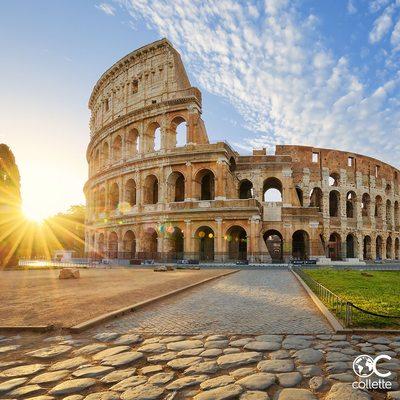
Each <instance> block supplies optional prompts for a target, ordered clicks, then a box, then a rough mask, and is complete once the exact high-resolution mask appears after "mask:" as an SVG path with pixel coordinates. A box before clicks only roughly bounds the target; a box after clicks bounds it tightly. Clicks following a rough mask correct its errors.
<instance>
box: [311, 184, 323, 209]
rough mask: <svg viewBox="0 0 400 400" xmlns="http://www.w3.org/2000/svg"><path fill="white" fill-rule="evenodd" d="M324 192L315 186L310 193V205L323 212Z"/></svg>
mask: <svg viewBox="0 0 400 400" xmlns="http://www.w3.org/2000/svg"><path fill="white" fill-rule="evenodd" d="M322 202H323V194H322V190H321V189H320V188H319V187H315V188H314V189H313V190H311V193H310V207H317V208H318V211H319V212H322V204H323V203H322Z"/></svg>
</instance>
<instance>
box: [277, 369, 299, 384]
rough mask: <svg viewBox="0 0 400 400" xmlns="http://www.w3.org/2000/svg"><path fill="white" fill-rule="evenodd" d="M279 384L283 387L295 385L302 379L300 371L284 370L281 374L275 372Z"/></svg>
mask: <svg viewBox="0 0 400 400" xmlns="http://www.w3.org/2000/svg"><path fill="white" fill-rule="evenodd" d="M276 377H277V378H278V382H279V385H280V386H282V387H284V388H291V387H294V386H297V385H298V384H299V383H300V382H301V381H302V379H303V376H302V375H301V373H300V372H298V371H295V372H284V373H282V374H277V375H276Z"/></svg>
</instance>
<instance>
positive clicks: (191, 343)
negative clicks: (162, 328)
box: [167, 340, 204, 351]
mask: <svg viewBox="0 0 400 400" xmlns="http://www.w3.org/2000/svg"><path fill="white" fill-rule="evenodd" d="M198 347H204V346H203V342H202V341H201V340H182V341H180V342H172V343H168V344H167V349H168V350H172V351H182V350H188V349H196V348H198Z"/></svg>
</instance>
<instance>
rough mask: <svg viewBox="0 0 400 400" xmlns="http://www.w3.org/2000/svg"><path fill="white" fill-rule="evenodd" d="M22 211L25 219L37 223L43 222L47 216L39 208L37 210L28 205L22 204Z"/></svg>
mask: <svg viewBox="0 0 400 400" xmlns="http://www.w3.org/2000/svg"><path fill="white" fill-rule="evenodd" d="M22 211H23V213H24V216H25V218H26V219H28V220H29V221H32V222H36V223H38V224H41V223H43V221H44V220H45V219H46V218H47V217H48V215H45V214H44V213H43V212H42V211H41V210H37V209H34V208H31V207H29V206H23V207H22Z"/></svg>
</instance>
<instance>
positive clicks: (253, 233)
mask: <svg viewBox="0 0 400 400" xmlns="http://www.w3.org/2000/svg"><path fill="white" fill-rule="evenodd" d="M259 226H260V216H259V215H253V216H252V217H251V218H250V238H249V239H250V240H249V242H248V243H247V252H248V255H249V256H250V257H249V260H250V261H251V262H259V261H260V255H259V253H260V245H259V244H260V234H259V231H260V227H259Z"/></svg>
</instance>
